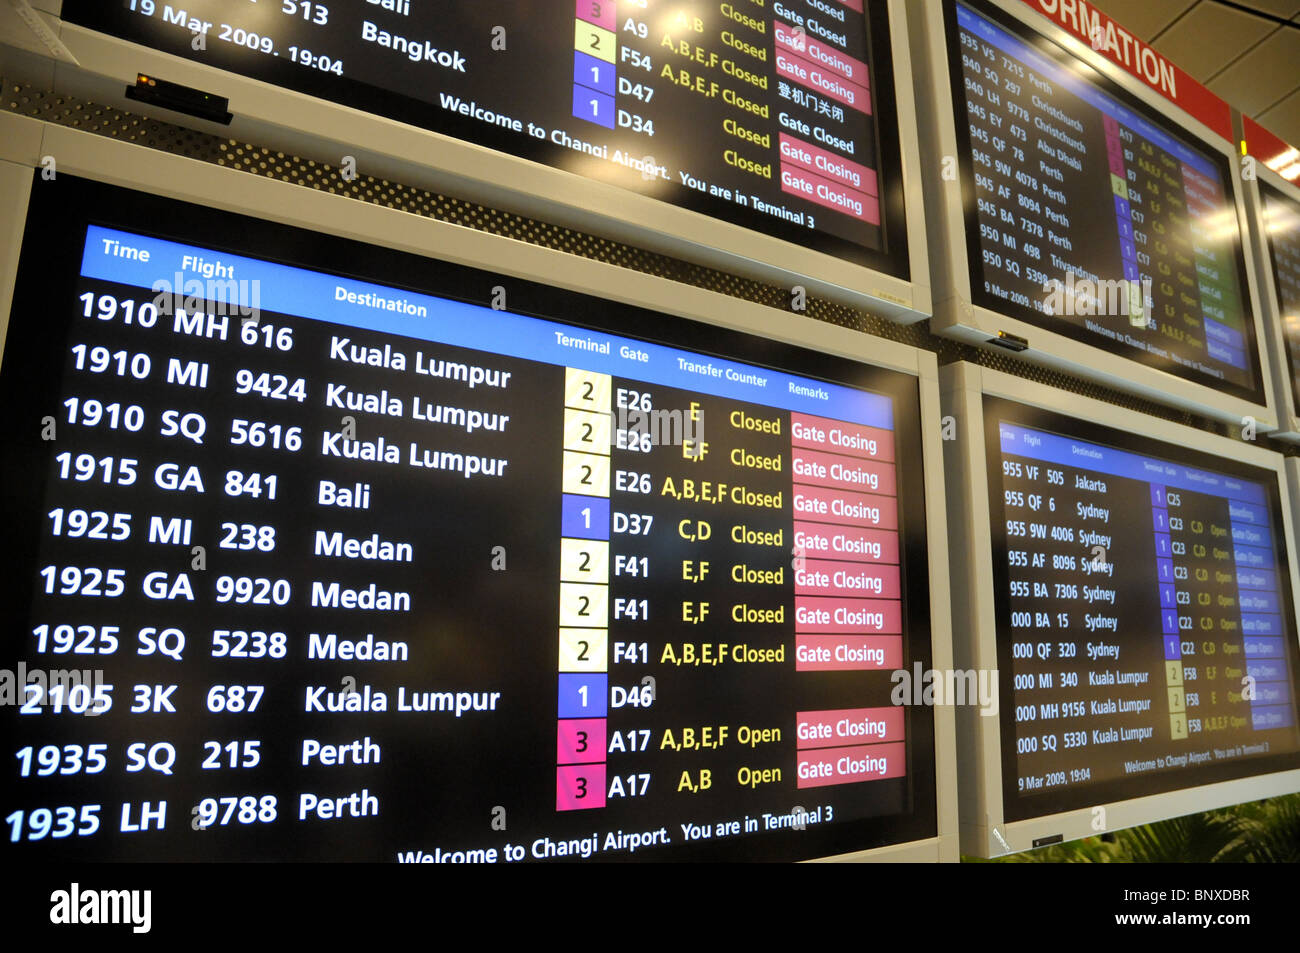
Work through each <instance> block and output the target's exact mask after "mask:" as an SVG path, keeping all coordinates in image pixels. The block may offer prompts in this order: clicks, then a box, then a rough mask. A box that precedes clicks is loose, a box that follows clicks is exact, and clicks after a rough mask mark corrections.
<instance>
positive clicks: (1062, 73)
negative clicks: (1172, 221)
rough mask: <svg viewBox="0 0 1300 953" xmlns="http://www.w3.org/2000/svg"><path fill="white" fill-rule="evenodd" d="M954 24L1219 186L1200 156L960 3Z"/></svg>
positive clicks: (1217, 173)
mask: <svg viewBox="0 0 1300 953" xmlns="http://www.w3.org/2000/svg"><path fill="white" fill-rule="evenodd" d="M957 22H958V24H960V25H961V27H962V28H963V29H966V30H969V31H970V32H972V33H974V34H975V35H977V36H978V37H980V39H982V40H985V41H987V42H989V43H991V44H993V45H994V46H996V47H997V48H998V49H1000V50H1002V52H1004V53H1007V54H1009V55H1010V56H1014V57H1015V58H1016V59H1018V60H1020V61H1021V62H1023V63H1024V64H1025V65H1027V66H1030V67H1032V68H1033V69H1035V70H1037V71H1038V72H1039V73H1041V74H1043V76H1044V77H1045V78H1047V79H1050V80H1051V81H1052V82H1054V83H1057V84H1058V85H1060V86H1064V87H1065V88H1066V89H1068V90H1069V91H1070V92H1072V93H1073V94H1074V95H1076V96H1078V97H1079V98H1080V99H1082V100H1083V101H1084V102H1086V103H1088V104H1089V105H1091V106H1094V107H1095V108H1097V109H1099V110H1101V111H1102V112H1103V113H1104V114H1106V115H1107V116H1110V117H1112V118H1113V119H1115V120H1116V121H1118V122H1119V123H1121V124H1122V125H1125V126H1128V127H1129V128H1130V129H1132V130H1134V131H1135V132H1137V133H1139V134H1140V135H1141V136H1143V137H1144V138H1146V139H1149V140H1150V141H1151V142H1154V143H1155V144H1156V145H1158V146H1159V147H1160V148H1161V149H1164V150H1165V151H1166V152H1168V153H1169V154H1170V155H1172V156H1175V157H1176V158H1178V159H1179V160H1181V161H1183V162H1186V163H1187V164H1188V165H1190V166H1192V167H1193V168H1195V169H1196V170H1197V171H1198V172H1201V173H1202V174H1204V175H1207V176H1209V177H1210V178H1211V179H1213V180H1214V181H1216V182H1218V183H1219V185H1220V187H1222V185H1223V173H1221V172H1220V171H1219V169H1218V168H1216V167H1215V165H1214V164H1213V163H1212V162H1209V161H1207V160H1206V159H1205V157H1204V156H1203V155H1201V154H1200V153H1198V152H1194V151H1193V150H1192V149H1190V148H1188V147H1187V146H1185V145H1184V144H1183V143H1181V142H1179V141H1178V140H1176V139H1174V138H1173V137H1172V136H1170V135H1169V134H1168V133H1167V132H1165V131H1164V130H1163V129H1161V128H1159V127H1158V126H1156V125H1154V124H1153V123H1152V122H1151V121H1150V120H1148V119H1146V118H1145V117H1143V116H1140V115H1139V114H1137V113H1135V112H1134V111H1133V110H1131V109H1129V108H1128V107H1127V106H1125V105H1123V104H1122V103H1120V102H1119V101H1118V100H1116V99H1113V98H1112V97H1110V96H1107V95H1106V94H1105V93H1103V92H1102V91H1101V90H1100V89H1098V88H1097V87H1096V86H1094V85H1093V84H1091V83H1089V82H1086V81H1085V80H1082V79H1080V78H1079V77H1077V76H1074V75H1072V74H1071V73H1070V72H1069V71H1068V70H1066V69H1065V68H1063V67H1062V66H1061V64H1060V63H1057V62H1055V61H1054V60H1050V59H1048V58H1047V57H1046V56H1043V55H1042V54H1041V53H1039V52H1038V51H1037V50H1035V49H1033V48H1031V47H1030V46H1028V45H1027V44H1026V43H1025V42H1024V41H1023V40H1021V39H1020V38H1019V37H1017V36H1013V35H1012V34H1010V33H1008V32H1007V31H1006V30H1003V29H1002V28H1001V27H1000V26H998V25H997V24H995V23H991V22H989V21H988V20H986V19H984V18H983V17H982V16H980V15H979V14H977V13H975V12H973V11H971V10H968V9H966V7H964V6H962V5H961V4H960V3H959V4H957ZM1103 159H1104V157H1103Z"/></svg>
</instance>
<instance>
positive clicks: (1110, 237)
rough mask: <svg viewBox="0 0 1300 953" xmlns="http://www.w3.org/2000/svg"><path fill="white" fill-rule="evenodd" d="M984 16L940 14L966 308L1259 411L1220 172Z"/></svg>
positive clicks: (1052, 51) (1194, 147)
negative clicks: (958, 178) (960, 203)
mask: <svg viewBox="0 0 1300 953" xmlns="http://www.w3.org/2000/svg"><path fill="white" fill-rule="evenodd" d="M982 9H983V8H982V7H977V6H975V5H971V6H967V5H966V4H962V3H951V2H950V3H948V4H947V16H948V42H949V56H950V62H951V75H952V80H953V95H954V101H955V103H956V104H957V105H956V110H957V117H956V119H957V122H956V129H957V137H958V141H959V145H960V147H961V150H960V151H961V162H962V169H963V176H962V179H963V185H964V194H965V208H966V228H967V235H968V236H969V240H968V242H967V247H968V250H969V255H970V261H969V266H970V276H971V293H972V296H973V298H974V300H975V302H976V303H977V304H980V305H982V306H984V307H986V308H989V309H991V310H994V311H997V312H999V313H1003V314H1007V315H1009V316H1011V317H1014V318H1018V319H1020V320H1023V321H1027V322H1030V323H1032V324H1034V325H1036V326H1039V327H1043V328H1045V329H1047V330H1051V331H1053V332H1057V333H1060V334H1064V335H1066V336H1068V337H1071V338H1074V339H1076V340H1079V341H1084V342H1087V343H1088V344H1091V345H1094V346H1096V347H1100V348H1102V349H1104V350H1108V351H1111V352H1113V353H1116V354H1121V355H1123V356H1125V357H1128V358H1131V359H1133V360H1136V361H1139V362H1141V363H1143V364H1147V365H1149V366H1151V367H1155V368H1159V369H1160V370H1163V371H1168V372H1169V373H1172V374H1175V375H1177V376H1179V377H1182V378H1184V379H1186V380H1190V381H1195V382H1197V383H1200V384H1206V385H1208V386H1211V387H1214V388H1215V389H1217V390H1220V391H1222V392H1223V393H1225V394H1229V395H1233V396H1237V397H1243V398H1247V399H1250V400H1253V401H1255V402H1257V403H1261V404H1262V403H1264V390H1263V384H1262V380H1261V373H1260V362H1259V350H1258V345H1257V343H1256V340H1255V333H1254V323H1253V317H1252V315H1251V312H1250V307H1249V296H1248V294H1247V291H1246V289H1247V287H1248V284H1247V281H1246V277H1245V259H1244V257H1243V255H1242V251H1241V240H1240V229H1239V227H1238V220H1237V213H1236V205H1235V203H1234V199H1233V194H1232V185H1231V175H1230V171H1229V168H1228V165H1227V161H1226V159H1225V157H1223V156H1222V155H1221V154H1220V153H1218V152H1216V151H1214V150H1212V149H1209V148H1207V147H1206V146H1205V145H1203V144H1198V143H1196V142H1195V141H1193V140H1188V139H1187V138H1186V137H1185V136H1184V135H1182V134H1180V133H1178V132H1176V131H1174V130H1175V129H1176V128H1177V127H1176V126H1175V125H1174V124H1173V123H1172V122H1169V121H1167V120H1163V119H1161V118H1160V117H1159V116H1158V115H1156V114H1155V113H1153V112H1152V111H1151V110H1150V108H1149V107H1146V106H1144V105H1142V104H1141V103H1139V102H1137V101H1136V100H1134V99H1132V98H1131V97H1129V96H1128V95H1127V94H1125V93H1124V92H1122V91H1121V90H1120V89H1119V88H1118V87H1117V86H1115V85H1114V84H1112V83H1111V82H1109V81H1108V80H1106V79H1104V78H1103V77H1102V76H1101V75H1100V74H1099V73H1097V72H1096V71H1095V70H1094V69H1092V68H1091V67H1088V66H1086V65H1085V64H1083V63H1082V62H1081V61H1079V60H1077V59H1075V58H1074V57H1072V56H1071V55H1070V54H1068V53H1067V52H1066V51H1065V50H1063V49H1062V48H1060V47H1059V46H1057V45H1056V44H1054V43H1051V42H1050V41H1048V40H1046V39H1044V38H1042V37H1034V36H1033V34H1031V33H1029V31H1028V30H1027V29H1026V28H1025V27H1024V26H1023V25H1020V24H1018V22H1017V21H1015V20H1013V19H1012V18H1010V17H1006V16H1005V15H1002V14H995V13H993V12H988V13H983V12H980V11H981V10H982ZM1030 344H1031V346H1032V345H1033V342H1032V340H1031V342H1030Z"/></svg>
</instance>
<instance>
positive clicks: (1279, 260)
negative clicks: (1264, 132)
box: [1259, 182, 1300, 408]
mask: <svg viewBox="0 0 1300 953" xmlns="http://www.w3.org/2000/svg"><path fill="white" fill-rule="evenodd" d="M1259 193H1260V198H1261V199H1262V200H1263V202H1264V234H1265V237H1266V238H1267V239H1268V254H1269V261H1270V263H1271V265H1272V266H1273V284H1274V286H1275V287H1276V288H1277V309H1278V315H1279V317H1280V318H1281V319H1282V340H1283V343H1284V344H1285V345H1286V356H1287V366H1288V367H1289V368H1290V374H1291V393H1292V394H1293V395H1294V398H1295V406H1296V407H1297V408H1300V365H1297V364H1296V358H1297V357H1298V356H1300V202H1296V201H1295V200H1294V199H1290V198H1287V197H1286V196H1285V195H1283V194H1282V193H1281V192H1279V191H1277V189H1274V188H1271V187H1269V186H1267V185H1265V184H1264V183H1263V182H1261V183H1260V184H1259Z"/></svg>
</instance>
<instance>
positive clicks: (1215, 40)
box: [1092, 0, 1300, 144]
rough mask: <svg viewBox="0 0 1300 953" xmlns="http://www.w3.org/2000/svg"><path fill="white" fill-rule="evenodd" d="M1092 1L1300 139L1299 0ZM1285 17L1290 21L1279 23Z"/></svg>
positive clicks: (1249, 111) (1279, 130)
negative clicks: (1229, 0)
mask: <svg viewBox="0 0 1300 953" xmlns="http://www.w3.org/2000/svg"><path fill="white" fill-rule="evenodd" d="M1092 5H1093V6H1095V7H1096V8H1097V9H1099V10H1103V11H1105V12H1106V13H1107V14H1108V15H1110V16H1112V17H1114V18H1115V20H1117V21H1118V22H1119V23H1120V24H1122V25H1123V26H1124V27H1125V28H1127V29H1128V30H1129V31H1130V32H1132V33H1133V34H1134V35H1136V36H1137V37H1139V38H1140V39H1142V40H1143V41H1144V42H1147V43H1149V44H1151V45H1152V46H1154V47H1155V48H1156V49H1157V50H1159V51H1160V52H1161V53H1163V54H1164V55H1165V56H1167V57H1168V58H1169V59H1170V60H1171V61H1172V62H1174V63H1176V64H1178V65H1179V66H1181V67H1182V68H1183V69H1185V70H1186V71H1187V72H1188V73H1190V74H1191V75H1192V76H1193V77H1195V78H1196V79H1198V80H1200V81H1201V82H1202V83H1205V84H1206V85H1207V86H1209V87H1210V90H1211V91H1212V92H1214V93H1215V95H1217V96H1220V97H1222V98H1223V99H1226V100H1227V101H1228V102H1229V103H1231V104H1232V105H1233V106H1235V107H1236V108H1237V109H1239V110H1241V112H1243V113H1244V114H1246V115H1247V116H1250V117H1251V118H1253V119H1257V120H1258V121H1259V122H1260V123H1262V124H1263V125H1264V126H1265V127H1266V128H1268V129H1270V130H1271V131H1272V132H1274V133H1276V134H1277V135H1279V136H1281V137H1282V138H1283V139H1286V140H1287V141H1289V142H1293V143H1297V144H1300V95H1297V93H1300V0H1231V2H1230V3H1229V2H1221V0H1093V3H1092ZM1251 10H1256V11H1259V15H1255V14H1252V13H1251V12H1250V11H1251ZM1288 17H1289V18H1290V22H1289V23H1286V24H1284V23H1282V22H1279V21H1280V20H1285V19H1286V18H1288Z"/></svg>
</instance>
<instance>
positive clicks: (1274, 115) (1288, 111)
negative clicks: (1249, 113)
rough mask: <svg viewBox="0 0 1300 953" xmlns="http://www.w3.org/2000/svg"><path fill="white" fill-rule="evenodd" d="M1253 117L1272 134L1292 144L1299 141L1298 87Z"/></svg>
mask: <svg viewBox="0 0 1300 953" xmlns="http://www.w3.org/2000/svg"><path fill="white" fill-rule="evenodd" d="M1255 118H1256V119H1258V120H1259V122H1260V125H1262V126H1263V127H1264V128H1265V129H1267V130H1268V131H1269V132H1271V133H1273V134H1274V135H1276V136H1281V137H1282V139H1284V140H1285V141H1287V142H1289V143H1292V144H1293V145H1294V144H1295V143H1300V89H1297V90H1296V91H1295V92H1294V93H1292V94H1291V95H1290V96H1288V97H1287V98H1286V99H1284V100H1282V102H1280V103H1278V104H1277V105H1276V106H1274V107H1273V108H1272V109H1270V110H1268V111H1267V112H1263V113H1260V114H1259V115H1258V116H1256V117H1255Z"/></svg>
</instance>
